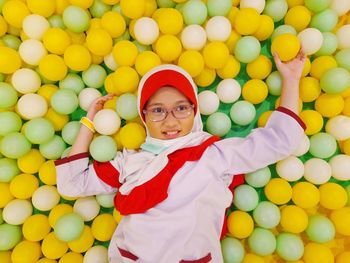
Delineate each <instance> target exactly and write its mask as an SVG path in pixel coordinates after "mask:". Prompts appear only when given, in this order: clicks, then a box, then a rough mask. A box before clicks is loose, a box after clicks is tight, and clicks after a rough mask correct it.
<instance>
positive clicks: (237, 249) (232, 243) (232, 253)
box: [221, 237, 244, 263]
mask: <svg viewBox="0 0 350 263" xmlns="http://www.w3.org/2000/svg"><path fill="white" fill-rule="evenodd" d="M221 251H222V256H223V258H224V262H225V263H239V262H242V260H243V258H244V247H243V245H242V243H241V242H240V241H239V240H238V239H236V238H233V237H226V238H225V239H223V240H222V241H221Z"/></svg>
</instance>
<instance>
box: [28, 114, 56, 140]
mask: <svg viewBox="0 0 350 263" xmlns="http://www.w3.org/2000/svg"><path fill="white" fill-rule="evenodd" d="M24 135H25V136H26V138H27V139H28V140H29V141H30V142H31V143H34V144H41V143H45V142H48V141H49V140H51V139H52V138H53V136H54V135H55V128H54V126H53V124H52V122H51V121H49V120H47V119H45V118H35V119H32V120H30V121H28V122H27V123H26V124H25V129H24Z"/></svg>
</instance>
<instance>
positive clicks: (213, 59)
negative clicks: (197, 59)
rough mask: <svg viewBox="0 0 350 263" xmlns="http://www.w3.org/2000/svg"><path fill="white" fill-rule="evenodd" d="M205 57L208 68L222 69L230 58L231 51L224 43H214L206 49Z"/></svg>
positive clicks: (204, 50)
mask: <svg viewBox="0 0 350 263" xmlns="http://www.w3.org/2000/svg"><path fill="white" fill-rule="evenodd" d="M203 57H204V62H205V64H206V66H207V67H209V68H213V69H218V68H222V67H224V66H225V64H226V62H227V60H228V58H229V50H228V48H227V46H226V45H225V44H224V43H223V42H219V41H213V42H210V43H208V44H207V45H206V46H205V47H204V49H203Z"/></svg>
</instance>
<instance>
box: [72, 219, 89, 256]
mask: <svg viewBox="0 0 350 263" xmlns="http://www.w3.org/2000/svg"><path fill="white" fill-rule="evenodd" d="M93 243H94V237H93V235H92V233H91V228H90V227H89V226H86V225H85V226H84V230H83V232H82V234H81V235H80V237H79V238H77V239H75V240H73V241H70V242H68V247H69V248H70V250H72V251H73V252H76V253H83V252H85V251H87V250H88V249H90V248H91V247H92V245H93Z"/></svg>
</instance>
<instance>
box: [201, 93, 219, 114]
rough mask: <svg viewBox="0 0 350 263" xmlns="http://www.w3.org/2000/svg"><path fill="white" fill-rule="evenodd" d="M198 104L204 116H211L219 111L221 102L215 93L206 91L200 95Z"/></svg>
mask: <svg viewBox="0 0 350 263" xmlns="http://www.w3.org/2000/svg"><path fill="white" fill-rule="evenodd" d="M198 104H199V111H200V113H201V114H202V115H210V114H213V113H214V112H216V111H217V110H218V108H219V104H220V100H219V97H218V95H217V94H216V93H215V92H213V91H211V90H205V91H202V92H200V93H199V94H198Z"/></svg>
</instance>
